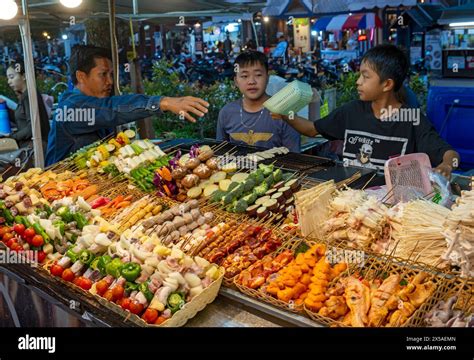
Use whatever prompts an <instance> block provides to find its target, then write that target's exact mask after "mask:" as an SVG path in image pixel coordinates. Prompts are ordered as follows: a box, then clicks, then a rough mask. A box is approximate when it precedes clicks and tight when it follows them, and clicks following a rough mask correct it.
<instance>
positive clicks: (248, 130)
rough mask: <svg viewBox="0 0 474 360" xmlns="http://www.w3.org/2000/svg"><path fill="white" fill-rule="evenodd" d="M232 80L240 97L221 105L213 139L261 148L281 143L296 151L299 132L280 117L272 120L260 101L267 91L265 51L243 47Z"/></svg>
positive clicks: (236, 60)
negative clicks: (243, 50) (233, 79)
mask: <svg viewBox="0 0 474 360" xmlns="http://www.w3.org/2000/svg"><path fill="white" fill-rule="evenodd" d="M234 69H235V71H236V73H235V84H236V85H237V87H238V88H239V90H240V92H241V93H242V95H243V97H242V99H241V100H237V101H233V102H231V103H229V104H227V105H226V106H224V107H223V108H222V109H221V111H220V112H219V118H218V121H217V140H220V141H229V142H231V143H234V144H237V145H253V146H260V147H264V148H272V147H281V146H284V147H286V148H288V149H289V150H290V151H292V152H300V147H301V135H300V134H299V133H298V132H297V131H295V130H294V129H293V128H292V127H291V126H290V125H288V124H287V123H286V122H284V121H281V120H274V119H273V118H272V114H271V113H270V111H268V110H267V109H265V108H264V107H263V103H264V102H265V101H266V100H268V99H269V98H270V96H268V95H267V93H266V92H265V91H266V88H267V85H268V80H269V76H268V61H267V57H266V56H265V54H263V53H261V52H258V51H246V52H243V53H242V54H240V55H239V56H238V57H237V59H235V64H234Z"/></svg>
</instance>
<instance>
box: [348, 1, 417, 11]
mask: <svg viewBox="0 0 474 360" xmlns="http://www.w3.org/2000/svg"><path fill="white" fill-rule="evenodd" d="M416 3H417V0H358V1H351V2H349V10H350V11H360V10H363V9H367V10H369V9H373V8H379V9H383V8H385V7H386V6H390V7H398V6H415V5H416Z"/></svg>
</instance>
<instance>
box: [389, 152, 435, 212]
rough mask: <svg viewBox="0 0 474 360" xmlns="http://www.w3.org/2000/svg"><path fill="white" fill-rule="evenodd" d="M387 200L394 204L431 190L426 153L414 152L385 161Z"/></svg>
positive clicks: (416, 197)
mask: <svg viewBox="0 0 474 360" xmlns="http://www.w3.org/2000/svg"><path fill="white" fill-rule="evenodd" d="M384 170H385V182H386V184H387V194H388V196H387V198H388V199H389V200H388V202H390V203H392V204H395V203H397V202H400V201H404V202H406V201H410V200H414V199H418V198H420V197H424V196H426V195H428V194H430V193H431V192H432V191H433V187H432V185H431V182H430V178H429V171H430V170H431V162H430V158H429V157H428V155H426V154H424V153H414V154H408V155H403V156H399V157H396V158H393V159H390V160H388V161H386V162H385V168H384Z"/></svg>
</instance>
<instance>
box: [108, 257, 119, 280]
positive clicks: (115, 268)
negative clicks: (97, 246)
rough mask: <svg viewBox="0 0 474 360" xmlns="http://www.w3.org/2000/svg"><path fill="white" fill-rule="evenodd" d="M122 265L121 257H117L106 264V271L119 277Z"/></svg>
mask: <svg viewBox="0 0 474 360" xmlns="http://www.w3.org/2000/svg"><path fill="white" fill-rule="evenodd" d="M122 265H123V263H122V260H120V259H119V258H115V259H113V260H112V261H111V262H109V263H108V264H107V265H106V266H105V271H106V272H107V274H109V275H112V276H113V277H115V278H118V277H120V269H121V268H122Z"/></svg>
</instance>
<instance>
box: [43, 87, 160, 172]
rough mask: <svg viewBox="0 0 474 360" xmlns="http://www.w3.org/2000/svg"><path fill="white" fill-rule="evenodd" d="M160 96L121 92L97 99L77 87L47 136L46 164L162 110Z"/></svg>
mask: <svg viewBox="0 0 474 360" xmlns="http://www.w3.org/2000/svg"><path fill="white" fill-rule="evenodd" d="M160 100H161V97H160V96H146V95H122V96H110V97H106V98H98V97H95V96H87V95H84V94H83V93H82V92H80V91H79V90H78V89H76V88H75V89H74V90H72V91H67V92H65V93H64V94H63V96H62V97H61V99H60V101H59V104H58V108H57V110H56V112H55V115H54V117H53V122H52V124H51V130H50V132H49V135H48V150H47V153H46V166H49V165H51V164H54V163H56V162H58V161H60V160H62V159H64V158H66V157H67V156H69V155H70V154H71V153H73V152H75V151H77V150H79V149H80V148H82V147H84V146H86V145H89V144H92V143H93V142H95V141H97V140H100V139H102V138H104V137H105V136H106V135H107V134H108V133H111V132H112V131H113V129H114V128H115V127H116V126H118V125H123V124H126V123H129V122H133V121H136V120H140V119H143V118H146V117H149V116H151V115H153V114H157V113H159V112H160Z"/></svg>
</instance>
